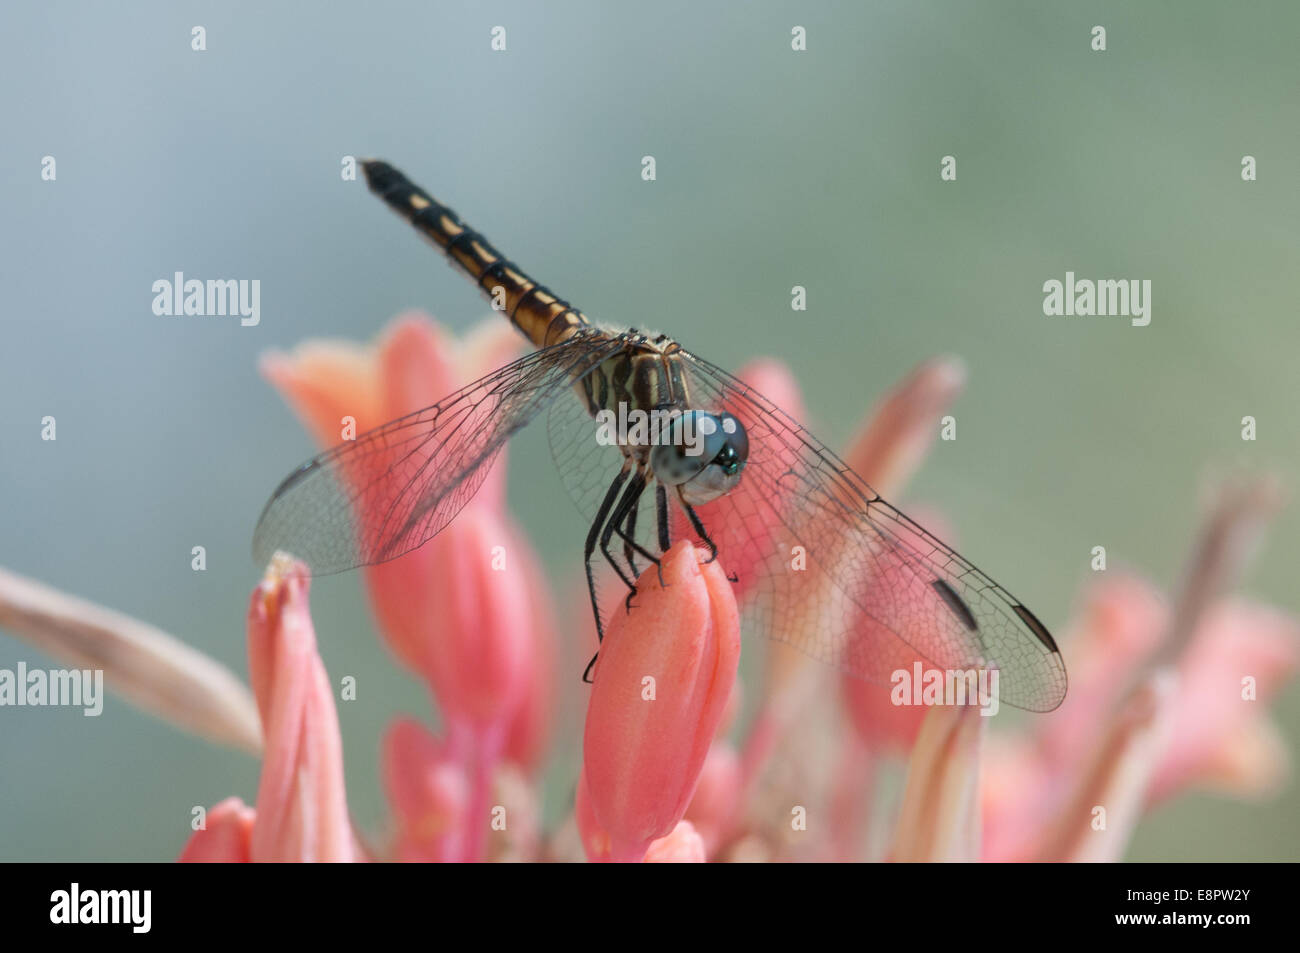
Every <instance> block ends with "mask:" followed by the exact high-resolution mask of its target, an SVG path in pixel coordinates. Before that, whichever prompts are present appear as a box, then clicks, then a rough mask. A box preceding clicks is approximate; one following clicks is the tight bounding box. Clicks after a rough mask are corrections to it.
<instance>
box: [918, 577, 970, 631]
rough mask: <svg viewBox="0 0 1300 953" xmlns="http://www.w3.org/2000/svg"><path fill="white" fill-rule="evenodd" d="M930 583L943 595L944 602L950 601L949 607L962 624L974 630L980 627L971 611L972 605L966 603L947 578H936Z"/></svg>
mask: <svg viewBox="0 0 1300 953" xmlns="http://www.w3.org/2000/svg"><path fill="white" fill-rule="evenodd" d="M930 585H932V586H934V591H935V592H937V593H939V595H940V596H942V597H943V601H944V602H946V603H948V608H949V609H951V610H952V614H953V615H955V616H956V617H957V618H958V619H961V622H962V625H964V626H966V628H968V629H970V630H971V631H972V632H974V631H975V630H976V629H978V628H979V626H978V625H976V624H975V614H974V613H972V612H971V611H970V606H968V605H966V602H965V601H964V600H963V599H962V597H961V596H959V595H957V590H956V589H954V588H953V587H952V586H950V585H948V583H947V581H946V580H944V579H936V580H934V582H932V583H930Z"/></svg>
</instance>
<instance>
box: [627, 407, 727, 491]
mask: <svg viewBox="0 0 1300 953" xmlns="http://www.w3.org/2000/svg"><path fill="white" fill-rule="evenodd" d="M669 434H670V436H671V439H670V440H669V441H667V442H666V443H663V444H661V445H659V446H657V447H655V449H654V452H653V454H652V455H651V458H650V462H651V466H652V467H653V468H654V472H655V476H656V477H657V478H658V479H659V481H660V482H662V483H665V484H667V485H669V486H680V487H681V488H682V489H681V494H682V499H683V500H685V501H686V502H687V503H689V504H690V505H692V506H697V505H699V504H701V503H707V502H709V501H710V500H715V499H717V498H718V497H719V496H722V495H723V494H724V493H726V492H728V491H729V490H730V489H731V488H732V487H734V486H735V485H736V484H737V483H739V482H740V472H741V470H743V469H744V467H745V461H746V460H747V459H748V457H749V437H748V435H747V434H746V433H745V428H744V427H742V426H741V424H740V421H739V420H737V419H736V418H735V417H733V416H732V415H731V414H728V413H720V414H710V413H707V412H705V411H702V410H692V411H688V412H686V413H684V414H682V415H681V417H679V418H678V419H677V420H676V421H674V423H673V425H672V427H671V428H670V429H669Z"/></svg>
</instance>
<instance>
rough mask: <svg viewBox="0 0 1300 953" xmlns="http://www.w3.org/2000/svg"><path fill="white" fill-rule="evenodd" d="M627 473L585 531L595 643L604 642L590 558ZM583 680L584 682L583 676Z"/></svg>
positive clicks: (585, 561) (608, 493)
mask: <svg viewBox="0 0 1300 953" xmlns="http://www.w3.org/2000/svg"><path fill="white" fill-rule="evenodd" d="M628 472H629V471H628V467H627V466H626V465H624V467H623V469H622V470H620V471H619V472H618V476H616V477H614V482H613V483H611V484H610V485H609V489H608V490H607V491H606V493H605V499H604V500H603V501H602V502H601V504H600V509H599V510H597V511H596V520H595V522H593V523H592V524H591V529H590V530H588V531H587V544H586V546H585V547H584V549H583V558H582V562H583V565H584V567H585V568H586V570H587V593H588V594H589V595H590V596H591V613H592V615H594V616H595V617H596V641H597V642H603V641H604V640H605V627H604V625H603V623H602V622H601V619H600V605H599V603H598V601H597V599H596V578H595V576H594V575H593V574H592V570H591V557H592V555H593V554H594V553H595V552H596V540H597V539H598V538H599V536H600V528H601V527H602V526H603V525H604V524H605V518H606V517H607V516H608V515H609V508H610V507H611V506H613V505H614V501H615V500H617V499H618V492H619V490H620V489H621V488H622V486H623V483H624V481H626V480H627V476H628ZM592 663H593V664H594V663H595V659H592ZM587 670H588V671H590V670H591V666H590V665H588V666H587ZM583 680H584V681H585V680H586V676H585V675H584V676H583Z"/></svg>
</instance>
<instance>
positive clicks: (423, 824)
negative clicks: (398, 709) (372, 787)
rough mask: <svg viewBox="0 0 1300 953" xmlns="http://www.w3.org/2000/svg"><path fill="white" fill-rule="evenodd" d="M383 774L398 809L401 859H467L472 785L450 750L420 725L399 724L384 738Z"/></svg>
mask: <svg viewBox="0 0 1300 953" xmlns="http://www.w3.org/2000/svg"><path fill="white" fill-rule="evenodd" d="M381 770H382V772H383V776H384V786H385V788H386V789H387V791H388V802H389V804H390V805H392V809H393V819H394V826H395V832H394V833H395V851H396V859H397V860H400V861H407V862H410V861H421V862H429V861H448V860H455V859H457V858H459V857H460V856H462V855H463V853H464V844H463V840H464V838H463V831H464V828H465V815H466V811H467V809H468V807H469V788H470V784H469V778H468V777H466V774H465V770H464V767H463V766H462V765H461V764H460V763H459V761H458V760H457V759H455V758H452V757H449V756H448V754H447V751H446V746H445V745H443V744H441V743H440V742H439V741H438V740H437V739H436V738H434V737H433V735H431V734H430V733H429V732H428V730H427V729H425V728H424V726H423V725H421V724H419V723H418V722H416V721H414V720H412V719H409V718H403V719H399V720H398V721H396V722H394V723H393V724H392V725H390V726H389V729H388V733H387V735H385V737H384V746H383V759H382V764H381Z"/></svg>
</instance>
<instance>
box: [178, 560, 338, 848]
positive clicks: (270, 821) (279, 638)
mask: <svg viewBox="0 0 1300 953" xmlns="http://www.w3.org/2000/svg"><path fill="white" fill-rule="evenodd" d="M309 586H310V583H309V580H308V577H307V573H306V569H305V567H304V566H303V565H302V564H301V563H295V562H292V561H291V560H288V559H287V558H280V557H277V559H276V561H274V562H272V564H271V566H270V568H269V569H268V570H267V574H266V577H265V578H264V579H263V580H262V582H261V584H260V585H259V586H258V587H257V588H256V589H254V590H253V596H252V599H251V600H250V604H249V609H248V669H249V678H250V681H251V682H252V685H253V694H254V697H255V698H256V699H257V707H258V711H259V713H260V714H261V718H262V734H263V737H264V739H265V745H266V748H265V753H264V755H263V758H262V777H261V781H260V783H259V785H258V792H257V806H256V810H251V809H249V808H247V807H245V806H244V805H243V802H242V801H239V800H238V799H237V798H228V799H227V800H225V801H222V802H221V803H220V804H218V805H217V806H215V807H214V808H213V809H212V810H211V811H210V812H209V817H208V820H209V821H210V824H209V826H208V827H207V829H206V830H202V831H199V832H197V833H196V834H195V835H194V836H193V837H192V838H191V839H190V842H189V843H188V844H187V845H186V847H185V849H184V850H183V851H182V853H181V859H182V860H209V861H210V860H222V861H235V862H238V861H248V860H252V861H280V862H283V861H351V860H358V859H360V851H359V849H358V847H357V845H356V842H355V839H354V835H353V832H352V825H351V823H350V821H349V820H348V809H347V796H346V792H345V790H344V785H343V743H342V739H341V738H340V736H339V727H338V715H337V713H336V712H335V710H334V697H333V694H332V691H331V687H330V682H329V677H328V676H327V675H326V674H325V666H324V665H323V664H322V663H321V660H320V656H319V655H317V653H316V633H315V630H314V629H313V627H312V621H311V613H310V611H309V608H308V605H307V591H308V588H309Z"/></svg>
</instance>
